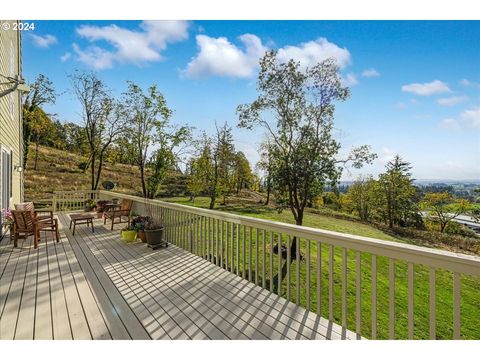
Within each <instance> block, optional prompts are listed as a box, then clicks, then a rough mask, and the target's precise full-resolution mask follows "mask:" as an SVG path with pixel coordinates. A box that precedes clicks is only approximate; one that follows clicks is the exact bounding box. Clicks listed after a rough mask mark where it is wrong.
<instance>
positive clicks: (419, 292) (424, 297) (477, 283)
mask: <svg viewBox="0 0 480 360" xmlns="http://www.w3.org/2000/svg"><path fill="white" fill-rule="evenodd" d="M163 200H166V201H171V202H176V203H181V204H185V205H190V206H191V205H192V202H190V201H189V199H188V198H186V197H178V198H166V199H163ZM208 204H209V200H208V199H207V198H203V197H200V198H197V199H195V203H194V204H193V205H194V206H198V207H202V208H208ZM217 210H221V211H228V212H230V213H235V214H241V215H246V216H252V217H257V218H262V219H270V220H275V221H281V222H286V223H293V221H292V216H291V214H290V213H289V212H288V211H285V212H283V213H278V212H277V211H276V210H274V209H273V208H270V207H265V206H262V205H259V204H255V203H253V202H251V203H238V202H237V203H232V204H228V205H227V206H219V207H218V208H217ZM304 225H305V226H310V227H315V228H320V229H327V230H332V231H338V232H342V233H349V234H354V235H361V236H367V237H373V238H376V239H382V240H390V241H400V242H404V241H405V240H404V239H401V238H397V237H394V236H391V235H389V234H386V233H384V232H382V231H380V230H378V229H376V228H374V227H371V226H369V225H366V224H362V223H359V222H355V221H348V220H342V219H335V218H330V217H327V216H322V215H316V214H312V213H307V214H306V216H305V220H304ZM212 226H213V225H212ZM220 226H221V225H220ZM225 226H226V225H225ZM207 231H208V230H207V228H206V227H205V226H204V228H203V232H204V234H206V232H207ZM229 231H231V229H230V228H229ZM224 232H226V227H225V228H224ZM215 234H216V231H215V230H213V229H211V230H210V237H211V238H212V239H213V238H214V237H215ZM220 234H221V230H220ZM244 234H245V235H244ZM239 235H240V239H243V236H245V238H246V239H247V245H246V255H245V258H243V257H242V248H241V246H240V249H239V257H238V258H237V254H236V248H235V246H236V245H235V243H234V244H233V246H234V249H235V251H234V264H235V266H234V269H233V270H234V271H235V270H236V264H237V263H238V264H239V269H240V273H242V272H243V263H244V262H245V263H246V267H245V274H244V276H245V277H248V270H249V265H248V264H249V261H250V256H249V244H250V242H251V244H252V252H251V257H252V263H253V264H254V265H253V269H252V279H253V280H254V279H255V272H254V270H255V259H256V247H257V243H256V237H257V233H256V229H249V228H245V229H244V228H243V227H239ZM270 236H271V234H269V233H266V237H265V238H264V234H263V232H262V231H260V232H259V234H258V269H259V274H258V278H259V284H260V285H261V284H262V277H263V269H264V266H265V270H264V271H265V278H266V282H267V284H268V280H269V279H270V278H271V276H272V274H273V275H274V274H276V273H277V270H278V256H277V254H275V253H272V252H271V251H270V248H271V246H275V245H276V244H277V243H278V236H275V238H274V240H273V243H272V239H271V237H270ZM220 241H221V239H220ZM281 241H282V244H286V243H287V242H288V241H289V239H287V237H286V236H282V239H281ZM264 242H265V248H266V251H265V258H266V263H264V262H263V256H264V251H263V244H264ZM307 242H308V240H305V239H301V242H300V250H301V254H302V257H303V259H302V261H300V282H299V284H300V286H301V289H300V290H301V291H300V300H299V303H300V304H301V305H302V306H304V307H307V305H308V304H307V303H309V305H310V308H311V309H312V311H316V309H317V296H316V294H317V279H316V268H317V264H318V258H317V244H316V243H315V242H314V241H311V242H310V244H309V245H308V244H307ZM197 246H199V244H197ZM212 246H213V248H214V249H215V241H212ZM231 246H232V244H231V243H230V244H229V247H231ZM308 246H310V299H307V289H306V283H307V281H306V280H307V260H306V259H307V254H308V252H307V247H308ZM224 247H225V245H224ZM214 251H216V250H214ZM329 251H330V249H329V246H328V245H323V246H321V250H320V252H321V266H320V267H321V270H322V272H321V273H322V276H321V286H320V288H321V292H322V294H323V295H322V297H321V306H320V308H321V309H320V313H321V315H322V316H323V317H325V318H328V317H329V312H328V310H329V309H328V283H329V266H330V264H329ZM270 261H273V272H271V271H270ZM283 261H284V260H283ZM346 261H347V287H346V290H347V302H346V306H347V328H349V329H351V330H355V311H356V306H355V304H356V253H355V251H352V250H348V251H347V259H346ZM223 262H224V264H225V263H226V257H225V256H224V258H223ZM228 262H229V263H230V262H231V258H230V255H229V259H228ZM371 264H372V256H371V255H370V254H366V253H364V254H362V255H361V268H362V271H361V280H362V281H361V302H362V312H361V319H362V321H361V323H362V324H361V333H362V335H363V336H366V337H371V328H372V327H371V325H372V324H371V313H372V312H371V309H372V301H371V295H372V294H371V293H372V291H371V284H372V281H371V276H372V272H371ZM229 265H230V264H229ZM297 265H298V264H297V262H296V261H293V262H292V264H291V268H290V274H291V275H290V281H289V283H290V284H289V285H290V300H291V301H293V302H296V301H297V298H296V286H297V283H296V276H295V274H296V267H297ZM414 272H415V280H414V304H415V305H414V307H415V309H414V310H415V312H414V313H415V321H414V324H415V325H414V326H415V333H414V334H415V336H414V338H416V339H428V338H429V295H428V294H429V268H426V267H425V266H419V265H415V267H414ZM341 273H342V249H341V248H337V247H335V248H334V284H335V286H334V312H333V318H334V321H335V322H337V323H341V319H342V312H341V309H342V304H341V299H342V279H341ZM388 274H389V259H388V258H384V257H377V294H378V295H377V332H378V335H377V337H378V338H379V339H387V338H388V336H389V277H388ZM287 283H288V281H287V279H284V280H283V281H282V288H281V295H282V296H283V297H287ZM436 283H437V286H436V291H437V296H436V301H437V327H436V331H437V338H438V339H451V338H452V337H453V311H452V304H453V296H452V294H453V289H452V273H450V272H447V271H442V270H438V271H437V277H436ZM407 296H408V282H407V264H406V263H405V262H401V261H396V262H395V318H396V322H395V334H396V336H395V337H396V338H397V339H406V338H407V336H408V330H407V329H408V320H407V313H408V305H407ZM479 304H480V280H479V279H478V278H473V277H470V276H463V277H462V302H461V323H462V324H461V333H462V338H464V339H480V305H479Z"/></svg>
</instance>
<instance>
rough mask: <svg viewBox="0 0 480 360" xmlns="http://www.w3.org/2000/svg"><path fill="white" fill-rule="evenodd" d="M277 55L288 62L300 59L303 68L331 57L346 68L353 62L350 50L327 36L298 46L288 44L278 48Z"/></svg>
mask: <svg viewBox="0 0 480 360" xmlns="http://www.w3.org/2000/svg"><path fill="white" fill-rule="evenodd" d="M277 57H278V59H279V60H280V61H282V62H287V61H289V60H290V59H294V60H296V61H299V62H300V65H301V66H302V68H306V67H308V66H313V65H316V64H317V63H319V62H321V61H323V60H325V59H328V58H331V57H333V58H335V59H336V60H337V63H338V66H340V68H344V67H346V66H347V65H349V64H350V63H351V54H350V51H348V49H346V48H341V47H339V46H337V45H336V44H334V43H331V42H329V41H328V40H327V39H326V38H318V39H317V40H314V41H308V42H304V43H301V44H300V45H298V46H290V45H287V46H285V47H283V48H280V49H278V55H277Z"/></svg>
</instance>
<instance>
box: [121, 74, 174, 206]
mask: <svg viewBox="0 0 480 360" xmlns="http://www.w3.org/2000/svg"><path fill="white" fill-rule="evenodd" d="M124 103H125V107H126V109H127V112H128V131H127V136H128V137H129V138H130V143H131V144H132V147H131V149H132V150H133V152H134V164H135V165H136V166H138V168H139V170H140V180H141V184H142V193H143V196H144V197H149V196H151V194H152V191H151V190H153V189H152V186H154V183H155V182H156V181H154V180H152V182H151V183H150V184H148V180H147V174H146V168H147V163H148V160H149V158H148V156H149V152H150V148H151V146H152V145H153V143H154V141H155V140H159V139H160V140H159V141H160V143H161V142H162V141H163V140H162V139H164V138H165V137H166V129H167V128H168V122H169V119H170V117H171V115H172V110H170V109H169V108H168V106H167V102H166V100H165V98H164V96H163V94H162V93H161V92H160V91H159V90H158V88H157V85H151V86H150V87H149V88H148V89H147V90H146V91H144V90H143V89H142V88H141V87H140V86H138V85H136V84H134V83H133V82H131V81H129V82H128V89H127V91H126V92H125V93H124ZM154 156H155V155H154ZM152 161H153V162H157V161H163V159H160V158H159V157H156V158H155V159H152ZM162 165H163V164H162ZM159 174H160V172H158V173H157V174H156V177H157V178H158V176H159Z"/></svg>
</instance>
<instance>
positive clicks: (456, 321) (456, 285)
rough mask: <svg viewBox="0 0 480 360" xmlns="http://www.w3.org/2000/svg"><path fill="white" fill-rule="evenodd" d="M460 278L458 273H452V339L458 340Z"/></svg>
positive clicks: (459, 334)
mask: <svg viewBox="0 0 480 360" xmlns="http://www.w3.org/2000/svg"><path fill="white" fill-rule="evenodd" d="M460 283H461V278H460V274H459V273H458V272H454V273H453V339H454V340H460V338H461V333H460V326H461V325H460V303H461V288H460Z"/></svg>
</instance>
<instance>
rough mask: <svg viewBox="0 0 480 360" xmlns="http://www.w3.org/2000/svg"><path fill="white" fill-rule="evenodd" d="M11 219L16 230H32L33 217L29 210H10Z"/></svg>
mask: <svg viewBox="0 0 480 360" xmlns="http://www.w3.org/2000/svg"><path fill="white" fill-rule="evenodd" d="M12 216H13V221H14V222H15V227H16V228H17V230H18V231H22V232H23V231H28V232H31V231H34V229H33V228H34V225H33V224H34V217H33V213H32V212H31V211H29V210H12Z"/></svg>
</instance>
